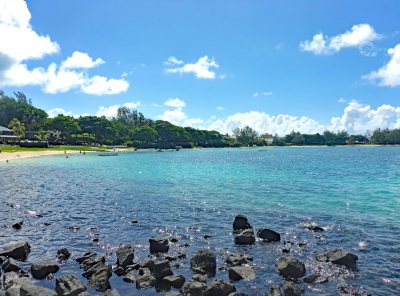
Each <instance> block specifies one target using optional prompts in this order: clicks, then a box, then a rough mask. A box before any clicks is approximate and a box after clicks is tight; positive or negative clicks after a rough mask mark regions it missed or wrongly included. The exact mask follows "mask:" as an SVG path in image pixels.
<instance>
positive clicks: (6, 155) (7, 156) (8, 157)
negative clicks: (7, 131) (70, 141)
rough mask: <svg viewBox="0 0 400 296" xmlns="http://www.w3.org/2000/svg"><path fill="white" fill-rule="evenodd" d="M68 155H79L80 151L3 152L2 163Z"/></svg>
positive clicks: (0, 155) (0, 159) (0, 156)
mask: <svg viewBox="0 0 400 296" xmlns="http://www.w3.org/2000/svg"><path fill="white" fill-rule="evenodd" d="M64 153H66V155H68V154H77V153H79V151H76V150H66V152H64V151H61V150H60V151H55V150H45V151H16V152H1V153H0V162H7V161H8V162H9V161H14V160H19V159H26V158H32V157H41V156H51V155H62V154H64Z"/></svg>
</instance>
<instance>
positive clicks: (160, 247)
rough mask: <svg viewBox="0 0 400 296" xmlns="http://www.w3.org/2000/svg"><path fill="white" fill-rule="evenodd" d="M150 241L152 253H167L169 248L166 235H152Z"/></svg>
mask: <svg viewBox="0 0 400 296" xmlns="http://www.w3.org/2000/svg"><path fill="white" fill-rule="evenodd" d="M149 242H150V253H166V252H168V250H169V246H168V239H166V238H165V237H152V238H150V239H149Z"/></svg>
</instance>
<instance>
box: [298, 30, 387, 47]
mask: <svg viewBox="0 0 400 296" xmlns="http://www.w3.org/2000/svg"><path fill="white" fill-rule="evenodd" d="M380 38H381V36H380V35H379V34H378V33H376V31H375V29H374V28H373V27H372V26H371V25H369V24H358V25H354V26H353V27H352V28H351V30H349V31H346V32H345V33H343V34H339V35H336V36H333V37H330V38H329V37H328V36H324V35H323V34H322V33H319V34H316V35H314V36H313V39H312V40H311V41H309V40H306V41H304V42H301V43H300V48H301V49H302V50H304V51H309V52H312V53H314V54H316V55H328V54H334V53H336V52H339V51H340V50H342V49H343V48H348V47H360V46H364V45H366V44H369V43H371V42H373V41H375V40H377V39H380Z"/></svg>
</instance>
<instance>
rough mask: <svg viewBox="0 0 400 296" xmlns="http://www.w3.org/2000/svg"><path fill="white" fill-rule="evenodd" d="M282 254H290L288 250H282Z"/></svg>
mask: <svg viewBox="0 0 400 296" xmlns="http://www.w3.org/2000/svg"><path fill="white" fill-rule="evenodd" d="M282 253H285V254H287V253H290V250H289V249H282Z"/></svg>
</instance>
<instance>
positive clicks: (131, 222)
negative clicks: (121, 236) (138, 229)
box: [129, 220, 139, 224]
mask: <svg viewBox="0 0 400 296" xmlns="http://www.w3.org/2000/svg"><path fill="white" fill-rule="evenodd" d="M129 223H130V224H137V223H139V221H138V220H132V221H130V222H129Z"/></svg>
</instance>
